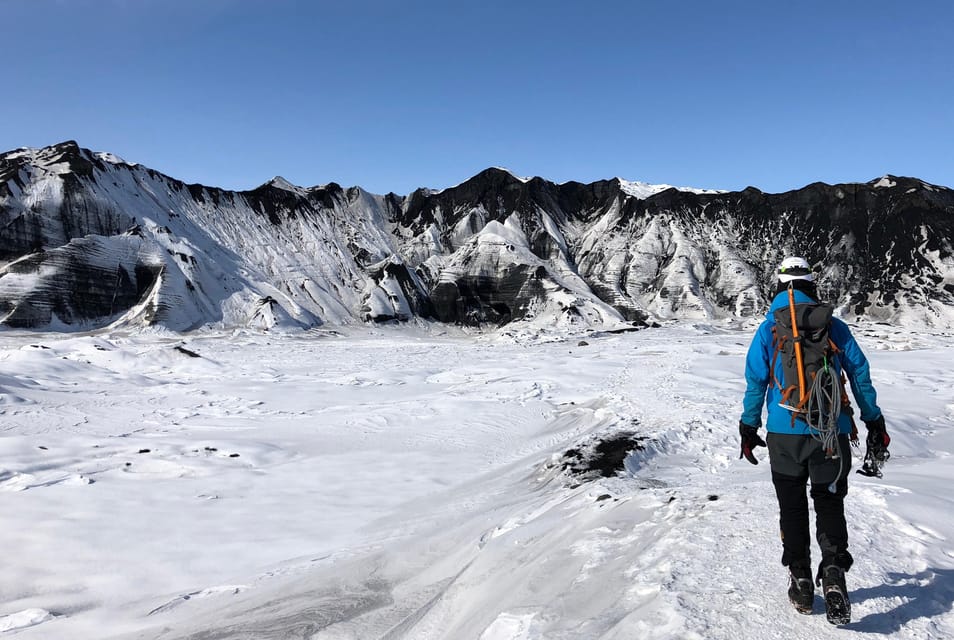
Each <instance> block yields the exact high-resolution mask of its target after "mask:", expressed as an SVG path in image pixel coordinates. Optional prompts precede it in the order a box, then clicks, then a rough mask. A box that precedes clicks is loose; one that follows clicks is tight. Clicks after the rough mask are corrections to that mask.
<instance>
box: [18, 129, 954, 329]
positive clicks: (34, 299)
mask: <svg viewBox="0 0 954 640" xmlns="http://www.w3.org/2000/svg"><path fill="white" fill-rule="evenodd" d="M952 214H954V191H952V190H951V189H948V188H946V187H940V186H935V185H930V184H927V183H925V182H922V181H920V180H917V179H913V178H900V177H894V176H884V177H881V178H878V179H876V180H873V181H871V182H868V183H852V184H840V185H827V184H823V183H815V184H812V185H808V186H806V187H804V188H802V189H798V190H795V191H789V192H786V193H781V194H767V193H763V192H761V191H759V190H758V189H755V188H751V187H750V188H747V189H745V190H743V191H740V192H717V191H705V190H698V189H695V190H693V189H676V188H665V186H656V187H654V186H653V185H645V184H642V183H634V182H628V181H625V180H621V179H618V178H614V179H612V180H605V181H598V182H594V183H590V184H582V183H577V182H567V183H563V184H555V183H553V182H549V181H547V180H544V179H542V178H538V177H537V178H518V177H515V176H514V175H512V174H511V173H510V172H508V171H506V170H504V169H497V168H493V169H488V170H486V171H484V172H482V173H480V174H478V175H476V176H474V177H473V178H471V179H469V180H467V181H466V182H464V183H462V184H460V185H457V186H455V187H451V188H448V189H443V190H441V191H432V190H429V189H419V190H417V191H415V192H413V193H411V194H410V195H408V196H399V195H396V194H393V193H392V194H387V195H383V196H382V195H375V194H371V193H368V192H366V191H364V190H363V189H361V188H359V187H351V188H348V189H345V188H343V187H341V186H339V185H337V184H335V183H329V184H326V185H322V186H315V187H310V188H304V187H299V186H296V185H292V184H290V183H289V182H288V181H286V180H284V179H283V178H281V177H276V178H274V179H273V180H271V181H269V182H268V183H265V184H263V185H262V186H260V187H258V188H256V189H253V190H250V191H226V190H223V189H217V188H214V187H206V186H203V185H189V184H185V183H183V182H181V181H179V180H176V179H174V178H171V177H169V176H166V175H164V174H161V173H159V172H157V171H154V170H152V169H149V168H147V167H144V166H142V165H138V164H131V163H127V162H125V161H124V160H122V159H120V158H118V157H116V156H113V155H112V154H108V153H94V152H91V151H88V150H86V149H82V148H80V147H79V146H78V145H77V144H76V143H75V142H65V143H62V144H58V145H54V146H51V147H46V148H43V149H18V150H16V151H11V152H8V153H5V154H0V230H2V231H0V323H2V324H3V325H6V326H12V327H30V328H33V327H52V328H95V327H103V326H107V325H115V326H118V325H133V326H141V325H144V324H158V325H161V326H165V327H168V328H170V329H174V330H188V329H193V328H197V327H200V326H203V325H208V324H212V325H218V326H223V327H229V326H253V327H262V328H268V327H272V326H275V325H276V324H278V325H289V326H301V327H309V326H315V325H319V324H324V323H331V324H346V323H352V322H363V321H368V320H372V321H388V320H394V319H399V320H403V319H410V318H412V317H425V318H433V319H436V320H439V321H442V322H452V323H462V324H467V325H490V326H496V325H499V324H504V323H508V322H512V321H518V320H519V321H527V322H533V323H540V324H547V325H551V326H552V325H561V324H568V325H574V324H580V325H588V326H594V325H595V326H603V327H625V326H630V325H632V324H636V325H643V324H646V323H649V322H652V321H653V320H665V319H671V318H718V317H725V316H743V317H744V316H752V315H757V314H759V313H761V312H762V311H763V310H764V308H765V306H766V302H767V299H768V296H769V295H770V294H771V286H772V285H771V282H772V279H773V278H772V270H773V269H774V266H775V265H776V264H777V262H778V261H779V259H780V258H781V257H782V256H784V255H786V254H789V253H800V254H804V255H807V257H809V259H811V260H813V261H816V262H818V263H819V264H820V265H821V266H820V269H821V274H820V277H821V283H822V285H821V286H822V291H823V293H824V294H825V295H826V296H827V297H828V298H829V299H831V300H833V301H836V302H837V304H838V305H839V312H840V313H841V314H842V315H843V316H846V317H848V318H851V317H854V316H858V315H862V314H863V315H866V316H868V317H873V318H875V319H882V320H888V321H902V320H903V321H908V322H914V323H917V324H923V325H929V326H937V327H947V328H949V327H952V326H954V256H952V248H951V247H952V241H951V230H952Z"/></svg>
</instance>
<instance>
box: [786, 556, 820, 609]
mask: <svg viewBox="0 0 954 640" xmlns="http://www.w3.org/2000/svg"><path fill="white" fill-rule="evenodd" d="M789 580H790V582H789V585H788V599H789V600H791V602H792V605H793V606H794V607H795V610H796V611H798V612H799V613H804V614H809V613H811V612H812V605H813V604H814V603H815V585H814V584H813V583H812V572H811V569H808V568H801V567H791V568H790V573H789Z"/></svg>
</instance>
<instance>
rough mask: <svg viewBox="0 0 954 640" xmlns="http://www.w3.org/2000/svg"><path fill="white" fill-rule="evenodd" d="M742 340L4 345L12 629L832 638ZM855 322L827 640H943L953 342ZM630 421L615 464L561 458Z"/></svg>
mask: <svg viewBox="0 0 954 640" xmlns="http://www.w3.org/2000/svg"><path fill="white" fill-rule="evenodd" d="M753 329H754V327H753V326H745V327H741V328H740V327H736V326H733V325H709V324H699V325H674V326H670V327H666V328H663V329H659V330H647V331H641V332H636V333H628V334H619V335H592V336H587V337H586V342H587V344H586V345H580V344H579V338H570V337H568V336H559V335H556V336H546V337H544V336H540V335H536V336H535V335H534V334H533V333H532V332H523V333H521V332H520V331H518V330H515V331H512V332H510V333H509V337H505V336H504V335H502V334H501V335H498V336H496V337H494V336H480V337H471V336H464V335H451V334H442V333H441V332H442V331H443V329H436V328H434V329H431V328H427V327H413V326H405V327H385V328H381V329H374V330H368V329H362V330H357V329H351V330H348V331H347V332H346V333H344V334H337V335H336V334H334V333H332V332H322V333H318V332H311V333H288V334H271V335H269V334H258V333H252V332H233V333H228V334H215V333H197V334H190V335H188V336H174V335H168V334H161V333H159V334H154V335H142V334H137V335H130V334H123V333H112V334H98V335H71V336H63V335H57V334H45V335H41V334H21V333H9V332H8V333H0V412H2V421H0V510H2V512H3V513H4V521H5V522H6V523H11V524H8V526H6V527H2V528H0V548H3V549H6V550H9V552H8V554H6V558H5V567H4V572H3V574H2V577H0V630H5V631H10V632H11V633H14V632H15V635H16V637H22V638H50V637H70V638H97V639H100V638H187V637H202V638H316V639H321V640H340V639H345V638H347V639H364V638H389V639H392V640H393V639H397V638H414V639H422V640H428V639H435V640H436V639H444V638H461V639H469V638H473V639H475V640H545V639H546V640H550V639H568V638H577V639H581V640H582V639H592V638H605V639H613V638H620V639H621V638H649V639H656V638H659V639H663V638H672V639H676V638H725V639H735V638H740V639H741V638H746V640H749V639H759V638H773V639H774V638H778V637H799V638H808V639H812V638H823V637H824V638H827V637H829V636H830V635H831V634H832V633H833V632H835V631H834V630H833V628H832V627H831V626H830V625H828V624H827V622H825V620H824V615H823V614H816V615H814V616H801V615H799V614H796V613H795V612H794V611H793V610H792V609H791V607H790V606H789V605H788V602H787V599H786V596H785V588H786V582H785V580H786V578H785V571H784V569H783V568H782V567H781V566H780V565H779V563H778V558H779V557H780V555H781V545H780V543H779V541H778V533H777V513H776V504H775V497H774V491H773V489H772V485H771V482H770V475H769V469H768V460H767V454H766V453H765V450H764V449H759V450H758V451H757V454H756V455H757V456H758V457H759V458H760V459H761V460H762V464H760V465H759V466H757V467H753V466H751V465H749V464H748V463H746V462H744V461H739V460H738V459H737V458H738V453H737V451H738V442H737V440H738V436H737V426H736V425H737V422H738V414H739V412H740V406H741V396H742V390H743V386H744V381H743V379H742V366H743V357H744V353H745V349H746V347H747V345H748V340H749V338H750V337H751V332H752V330H753ZM856 335H858V337H859V339H860V340H861V343H862V345H863V347H864V348H865V349H866V352H867V354H868V356H869V358H870V360H871V361H872V371H873V376H874V381H875V385H876V387H877V389H878V391H879V401H880V404H881V405H882V407H883V408H884V410H885V414H886V418H887V421H888V428H889V431H890V433H891V435H892V437H893V443H892V447H891V450H892V459H891V460H890V462H889V463H888V465H887V467H886V469H885V477H884V479H883V480H876V479H867V478H862V477H861V476H858V475H855V474H853V475H852V476H851V480H850V482H851V490H850V493H849V498H848V502H847V505H848V507H847V508H848V512H849V526H850V528H851V536H852V538H851V543H852V552H853V553H854V555H855V558H856V565H855V568H854V569H853V570H852V571H851V572H850V573H849V576H848V583H849V589H850V590H851V592H852V594H851V595H852V600H853V619H854V620H855V622H853V623H851V624H850V625H847V626H846V627H844V628H843V629H841V630H838V631H837V633H838V634H840V635H844V636H858V637H864V636H868V635H870V634H872V633H875V634H879V635H892V637H899V638H944V637H954V614H952V612H951V609H952V603H954V570H952V569H954V543H951V542H950V541H951V540H952V538H954V524H951V522H950V519H949V517H948V514H949V513H950V511H951V504H950V502H951V498H950V497H949V495H948V494H949V489H948V487H949V486H950V485H951V480H954V466H952V463H951V462H950V456H951V452H952V451H954V430H952V428H951V427H952V421H954V395H952V392H951V388H952V384H951V383H952V378H954V374H952V373H951V371H950V369H949V367H948V365H947V362H948V361H949V344H950V337H948V336H940V335H939V336H926V335H915V334H912V333H909V332H905V331H901V330H892V329H889V328H887V327H882V326H877V325H872V326H866V327H862V328H859V329H856ZM177 347H183V348H184V349H185V350H182V349H178V348H177ZM187 351H188V352H192V353H195V354H198V355H199V356H200V357H198V358H195V357H191V356H190V355H189V354H188V353H187ZM863 430H864V427H863V426H862V431H863ZM620 431H635V432H637V433H638V434H639V435H640V436H643V437H645V438H646V440H644V444H645V449H643V450H642V451H638V452H634V453H633V454H632V455H631V456H630V457H629V458H628V459H627V461H626V472H625V473H621V474H619V475H618V476H617V477H611V478H590V479H580V478H576V477H572V476H569V475H567V473H566V472H564V471H563V470H562V465H561V455H562V453H563V452H565V451H566V450H567V449H569V448H571V447H574V446H577V445H579V444H580V443H581V442H586V441H588V440H591V439H592V438H595V437H599V436H604V435H608V434H612V433H617V432H620ZM854 464H855V467H858V466H860V453H856V457H855V462H854ZM816 553H817V550H816ZM822 608H823V607H822V604H821V598H820V597H818V598H816V611H819V612H820V611H821V610H822ZM766 621H768V623H767V622H766Z"/></svg>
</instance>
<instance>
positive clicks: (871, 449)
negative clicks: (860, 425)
mask: <svg viewBox="0 0 954 640" xmlns="http://www.w3.org/2000/svg"><path fill="white" fill-rule="evenodd" d="M865 426H866V427H868V437H867V438H866V439H865V444H866V445H867V450H866V451H865V461H864V463H863V464H862V465H861V469H859V470H858V473H860V474H861V475H863V476H869V477H876V478H880V477H881V475H882V474H881V467H882V466H884V463H885V462H887V461H888V458H890V457H891V453H889V452H888V445H889V444H891V436H889V435H888V430H887V428H886V427H885V425H884V416H880V417H879V418H878V419H877V420H871V421H870V422H868V421H866V422H865Z"/></svg>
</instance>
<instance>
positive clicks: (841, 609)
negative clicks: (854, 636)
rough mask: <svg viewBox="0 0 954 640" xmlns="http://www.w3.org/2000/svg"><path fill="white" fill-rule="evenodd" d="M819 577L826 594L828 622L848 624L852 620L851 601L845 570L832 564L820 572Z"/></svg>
mask: <svg viewBox="0 0 954 640" xmlns="http://www.w3.org/2000/svg"><path fill="white" fill-rule="evenodd" d="M818 579H819V581H820V582H821V585H822V593H823V594H825V612H826V613H827V614H828V622H830V623H832V624H848V623H849V622H851V602H849V601H848V589H847V587H845V570H844V569H842V568H841V567H839V566H837V565H833V564H830V565H828V566H825V567H822V568H821V569H820V570H819V572H818Z"/></svg>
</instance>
